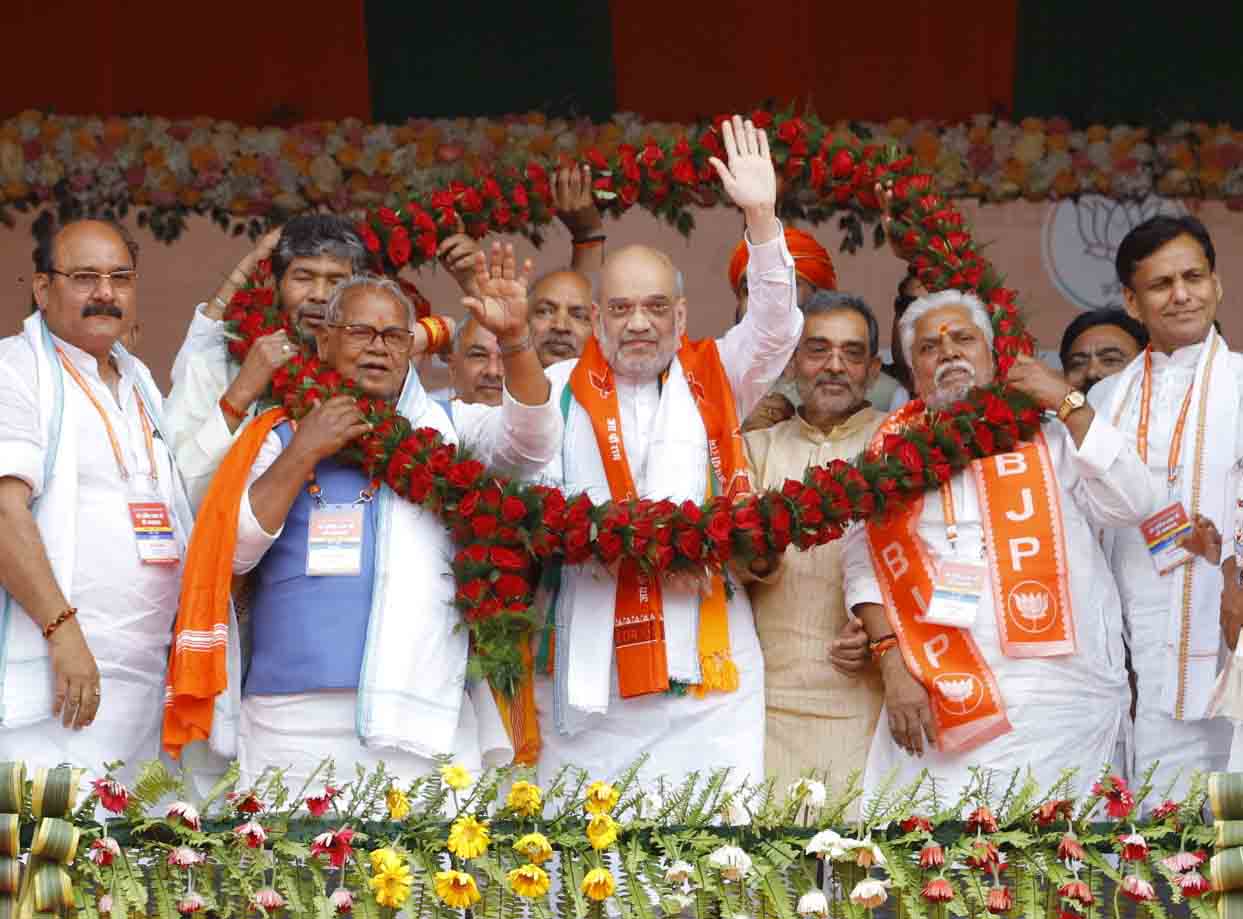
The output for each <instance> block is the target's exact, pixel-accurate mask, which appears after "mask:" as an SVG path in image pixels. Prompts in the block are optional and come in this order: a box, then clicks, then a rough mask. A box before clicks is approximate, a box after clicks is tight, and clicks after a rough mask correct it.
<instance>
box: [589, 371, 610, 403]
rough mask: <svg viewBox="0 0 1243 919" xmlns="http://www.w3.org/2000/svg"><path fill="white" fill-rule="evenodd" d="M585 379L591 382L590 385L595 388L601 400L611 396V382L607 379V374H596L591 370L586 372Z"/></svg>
mask: <svg viewBox="0 0 1243 919" xmlns="http://www.w3.org/2000/svg"><path fill="white" fill-rule="evenodd" d="M587 379H588V380H590V381H591V385H592V386H594V387H595V389H596V392H598V393H599V394H600V398H601V399H607V398H609V397H610V396H612V395H613V381H612V380H610V379H609V375H608V374H607V373H596V372H595V371H594V370H592V371H589V372H588V374H587Z"/></svg>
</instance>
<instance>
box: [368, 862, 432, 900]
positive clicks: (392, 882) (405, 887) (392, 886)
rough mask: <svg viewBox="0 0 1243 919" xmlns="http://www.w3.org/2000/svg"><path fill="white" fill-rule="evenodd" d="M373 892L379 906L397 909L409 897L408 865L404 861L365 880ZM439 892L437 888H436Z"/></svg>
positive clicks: (409, 878)
mask: <svg viewBox="0 0 1243 919" xmlns="http://www.w3.org/2000/svg"><path fill="white" fill-rule="evenodd" d="M367 883H368V884H370V885H371V889H372V891H374V892H375V899H376V902H377V903H379V904H380V905H381V906H391V907H393V908H394V909H399V908H400V907H401V906H402V904H404V903H405V902H406V900H408V899H409V898H410V885H411V884H412V883H413V879H412V878H411V877H410V867H409V866H408V865H406V864H405V863H404V862H403V863H402V864H400V865H398V866H397V867H396V868H390V869H386V870H384V871H381V872H380V873H379V874H377V875H375V876H373V877H372V878H371V880H370V881H368V882H367ZM437 893H439V888H438V889H437Z"/></svg>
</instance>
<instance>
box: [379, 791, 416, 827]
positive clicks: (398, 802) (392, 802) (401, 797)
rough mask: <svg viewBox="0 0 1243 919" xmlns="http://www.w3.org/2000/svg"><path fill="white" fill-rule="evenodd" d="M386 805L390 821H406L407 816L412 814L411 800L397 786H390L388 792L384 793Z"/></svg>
mask: <svg viewBox="0 0 1243 919" xmlns="http://www.w3.org/2000/svg"><path fill="white" fill-rule="evenodd" d="M384 803H385V805H387V806H388V819H389V820H404V819H405V817H406V814H408V813H410V799H409V798H407V797H406V793H405V792H404V791H402V790H401V789H400V788H398V787H397V786H396V785H390V786H389V788H388V791H386V792H384Z"/></svg>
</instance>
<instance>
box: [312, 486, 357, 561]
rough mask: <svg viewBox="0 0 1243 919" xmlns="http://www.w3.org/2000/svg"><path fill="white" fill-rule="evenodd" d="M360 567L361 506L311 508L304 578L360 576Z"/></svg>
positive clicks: (334, 505)
mask: <svg viewBox="0 0 1243 919" xmlns="http://www.w3.org/2000/svg"><path fill="white" fill-rule="evenodd" d="M362 570H363V509H362V507H361V506H359V505H357V504H325V505H324V506H323V507H317V508H315V509H314V510H312V511H311V523H310V527H308V529H307V546H306V573H307V577H312V578H314V577H328V576H332V575H359V574H362Z"/></svg>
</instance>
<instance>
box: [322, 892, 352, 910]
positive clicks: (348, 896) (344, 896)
mask: <svg viewBox="0 0 1243 919" xmlns="http://www.w3.org/2000/svg"><path fill="white" fill-rule="evenodd" d="M328 902H329V903H330V904H331V905H332V908H333V909H334V910H336V911H337V912H338V913H348V912H352V911H353V909H354V895H353V894H352V893H350V890H349V888H348V887H338V888H337V889H336V890H334V891H333V892H332V893H331V894H330V895H329V897H328Z"/></svg>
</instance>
